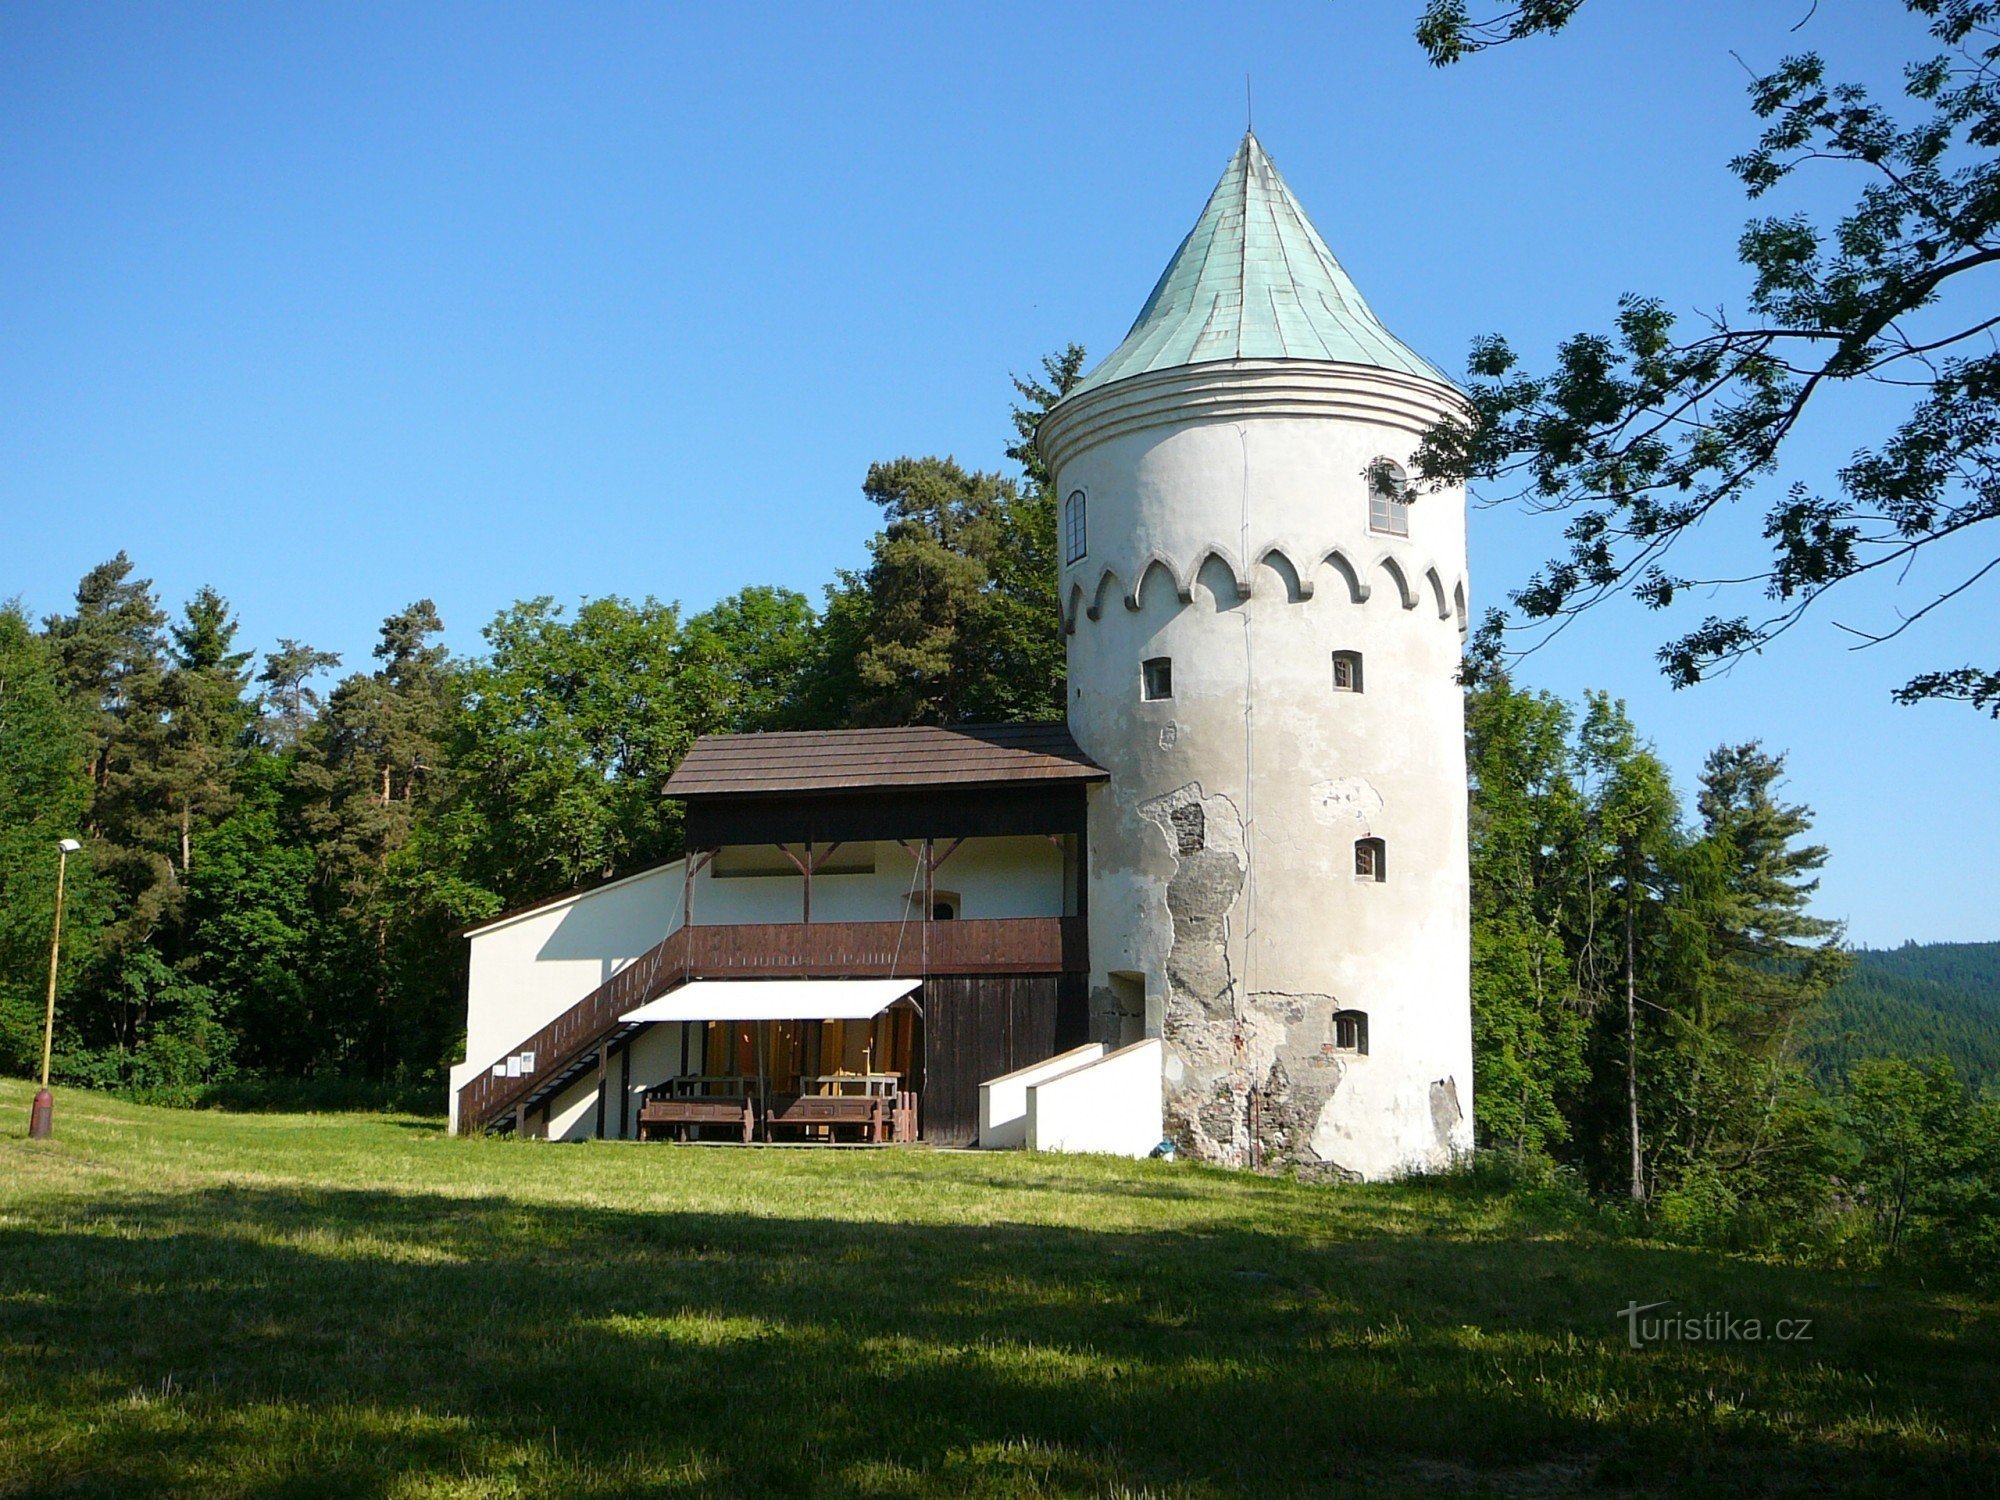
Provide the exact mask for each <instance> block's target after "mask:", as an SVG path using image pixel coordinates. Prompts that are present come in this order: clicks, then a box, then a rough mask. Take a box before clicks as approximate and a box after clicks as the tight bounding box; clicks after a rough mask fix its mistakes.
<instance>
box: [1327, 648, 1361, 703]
mask: <svg viewBox="0 0 2000 1500" xmlns="http://www.w3.org/2000/svg"><path fill="white" fill-rule="evenodd" d="M1333 690H1334V691H1335V692H1336V693H1358V692H1360V691H1361V653H1360V652H1359V651H1336V652H1334V653H1333Z"/></svg>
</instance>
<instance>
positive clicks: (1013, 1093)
mask: <svg viewBox="0 0 2000 1500" xmlns="http://www.w3.org/2000/svg"><path fill="white" fill-rule="evenodd" d="M1102 1056H1104V1043H1102V1042H1089V1043H1086V1044H1085V1045H1083V1046H1081V1047H1072V1048H1071V1049H1070V1050H1069V1051H1067V1052H1058V1053H1057V1054H1056V1055H1055V1056H1054V1057H1045V1058H1043V1059H1042V1060H1041V1061H1040V1062H1038V1063H1030V1064H1028V1066H1027V1067H1025V1068H1016V1069H1015V1070H1014V1071H1013V1072H1011V1073H1002V1074H1001V1075H1000V1076H999V1077H998V1078H989V1079H987V1080H986V1082H984V1083H982V1084H980V1085H979V1145H980V1147H981V1149H983V1150H987V1151H1010V1150H1011V1151H1018V1150H1019V1149H1020V1148H1021V1147H1023V1146H1025V1145H1027V1144H1028V1090H1029V1089H1030V1088H1032V1087H1034V1086H1035V1085H1036V1084H1038V1083H1044V1082H1046V1081H1047V1080H1049V1079H1051V1078H1055V1077H1057V1076H1058V1075H1060V1074H1063V1073H1067V1072H1069V1071H1070V1070H1071V1069H1072V1068H1081V1067H1084V1066H1086V1065H1088V1064H1090V1063H1094V1062H1096V1061H1097V1060H1098V1059H1099V1058H1100V1057H1102Z"/></svg>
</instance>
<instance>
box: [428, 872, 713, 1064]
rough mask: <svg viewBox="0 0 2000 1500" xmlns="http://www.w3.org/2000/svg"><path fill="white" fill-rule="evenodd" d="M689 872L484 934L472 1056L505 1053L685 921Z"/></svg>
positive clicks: (472, 998)
mask: <svg viewBox="0 0 2000 1500" xmlns="http://www.w3.org/2000/svg"><path fill="white" fill-rule="evenodd" d="M680 899H681V866H680V864H679V863H678V862H676V863H674V864H671V865H664V866H662V867H660V868H659V869H656V870H648V871H646V872H644V873H643V874H639V875H635V876H633V877H632V878H631V879H629V880H621V881H618V882H617V883H615V884H613V885H608V886H601V887H599V888H598V889H597V890H594V891H586V892H584V893H582V894H581V895H577V896H572V897H570V898H569V899H567V900H565V901H561V902H557V903H555V904H553V905H549V906H544V907H541V908H539V909H538V910H535V911H531V912H527V913H524V914H523V915H521V916H519V917H517V918H515V919H514V920H512V921H503V922H499V923H496V924H494V925H492V926H489V927H484V928H478V929H475V930H474V931H473V932H472V934H471V936H470V942H471V945H472V952H471V960H470V965H469V972H470V978H469V981H468V983H467V986H466V1012H465V1057H466V1062H467V1063H468V1064H470V1065H476V1067H475V1068H474V1069H473V1070H474V1071H476V1069H477V1068H480V1067H485V1066H488V1065H490V1064H491V1063H492V1062H493V1060H494V1059H495V1058H499V1057H504V1056H506V1055H507V1053H508V1052H509V1050H511V1049H512V1048H514V1047H517V1046H519V1045H520V1044H521V1042H522V1040H523V1039H524V1038H526V1037H530V1036H533V1035H534V1034H535V1032H536V1031H538V1030H540V1029H541V1028H542V1027H543V1026H545V1025H547V1024H548V1023H549V1021H550V1020H552V1019H553V1018H554V1017H556V1016H558V1015H560V1014H561V1013H562V1012H563V1011H565V1010H567V1009H568V1008H569V1007H570V1006H572V1005H574V1004H576V1002H577V1001H578V1000H581V999H582V998H583V997H584V996H585V995H587V994H589V993H590V992H591V991H592V990H594V989H596V988H597V987H598V986H599V985H600V984H602V983H604V981H605V980H607V979H609V978H610V977H611V976H612V975H613V974H615V973H617V972H618V971H619V970H620V969H622V968H624V967H625V965H626V964H628V963H630V962H631V961H632V960H633V959H635V958H637V957H639V955H640V954H642V953H644V952H646V950H647V949H649V948H651V947H653V946H654V945H655V944H657V943H658V942H659V941H660V940H661V939H662V938H664V937H665V936H666V935H667V933H668V932H669V931H670V930H671V929H672V928H673V927H674V926H677V925H678V924H679V921H680Z"/></svg>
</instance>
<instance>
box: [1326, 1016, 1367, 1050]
mask: <svg viewBox="0 0 2000 1500" xmlns="http://www.w3.org/2000/svg"><path fill="white" fill-rule="evenodd" d="M1333 1050H1334V1051H1335V1052H1353V1053H1356V1054H1358V1055H1360V1056H1362V1057H1366V1056H1367V1055H1368V1014H1367V1012H1366V1011H1359V1010H1342V1011H1335V1012H1334V1016H1333Z"/></svg>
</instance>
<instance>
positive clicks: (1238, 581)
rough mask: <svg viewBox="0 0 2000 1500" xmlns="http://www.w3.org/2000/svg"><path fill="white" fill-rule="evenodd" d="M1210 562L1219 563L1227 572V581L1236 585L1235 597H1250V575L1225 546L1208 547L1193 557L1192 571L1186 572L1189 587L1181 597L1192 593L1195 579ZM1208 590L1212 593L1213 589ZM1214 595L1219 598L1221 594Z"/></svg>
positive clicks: (1186, 596) (1184, 597)
mask: <svg viewBox="0 0 2000 1500" xmlns="http://www.w3.org/2000/svg"><path fill="white" fill-rule="evenodd" d="M1210 562H1216V563H1219V564H1221V566H1222V569H1223V571H1224V572H1226V573H1228V574H1229V581H1230V582H1231V583H1233V584H1235V585H1236V597H1237V598H1238V599H1248V598H1249V597H1250V586H1251V585H1250V575H1249V574H1248V573H1247V572H1245V571H1244V568H1243V564H1241V563H1240V562H1238V561H1237V560H1236V558H1235V557H1234V556H1233V555H1232V554H1231V553H1230V551H1229V550H1228V549H1227V548H1226V547H1210V548H1209V549H1208V550H1207V551H1205V552H1203V553H1202V554H1201V556H1200V557H1198V558H1196V559H1195V564H1194V571H1193V572H1191V573H1189V574H1188V584H1189V587H1188V589H1186V590H1185V591H1183V593H1182V594H1181V597H1182V598H1183V599H1186V598H1188V597H1190V596H1191V595H1192V593H1193V584H1194V582H1195V580H1196V579H1198V578H1200V577H1201V570H1202V569H1203V568H1205V567H1207V566H1208V565H1209V563H1210ZM1209 592H1210V593H1214V592H1215V591H1214V590H1213V589H1210V590H1209ZM1216 597H1217V598H1218V599H1219V598H1221V595H1219V594H1217V595H1216Z"/></svg>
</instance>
